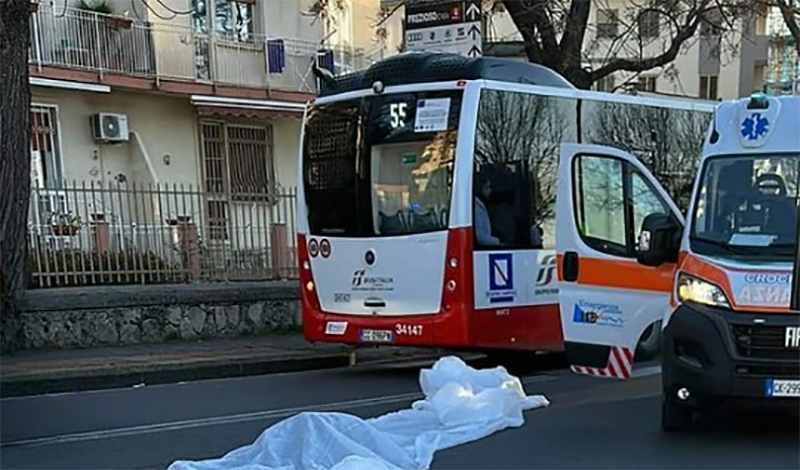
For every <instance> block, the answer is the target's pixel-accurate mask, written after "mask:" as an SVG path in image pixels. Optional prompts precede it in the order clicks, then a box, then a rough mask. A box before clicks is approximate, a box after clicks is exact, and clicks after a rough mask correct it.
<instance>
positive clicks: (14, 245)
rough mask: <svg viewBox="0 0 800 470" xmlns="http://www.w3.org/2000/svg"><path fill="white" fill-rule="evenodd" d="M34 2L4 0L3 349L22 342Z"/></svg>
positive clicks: (0, 34)
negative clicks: (18, 335)
mask: <svg viewBox="0 0 800 470" xmlns="http://www.w3.org/2000/svg"><path fill="white" fill-rule="evenodd" d="M30 8H31V6H30V3H29V2H28V1H25V0H0V96H2V99H0V196H2V197H0V322H2V323H1V324H0V331H2V344H1V345H0V346H1V347H2V349H3V350H8V349H13V348H14V347H15V346H16V344H15V343H16V340H15V339H16V332H17V324H18V323H17V318H18V315H19V305H20V300H21V298H22V294H23V292H24V289H25V251H26V242H27V239H28V238H27V236H26V235H27V234H26V229H27V222H28V202H29V199H30V186H31V171H30V167H31V161H30V159H31V154H30V141H31V138H30V133H31V129H30V114H29V110H30V106H31V92H30V86H29V84H28V47H29V45H30V25H29V17H30Z"/></svg>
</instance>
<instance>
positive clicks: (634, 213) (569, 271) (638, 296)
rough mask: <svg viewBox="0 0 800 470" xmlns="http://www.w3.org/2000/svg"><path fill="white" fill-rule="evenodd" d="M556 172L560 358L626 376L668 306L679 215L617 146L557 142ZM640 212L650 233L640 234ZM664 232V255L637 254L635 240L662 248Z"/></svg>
mask: <svg viewBox="0 0 800 470" xmlns="http://www.w3.org/2000/svg"><path fill="white" fill-rule="evenodd" d="M558 171H559V178H558V199H557V201H558V202H557V211H556V250H557V256H558V274H559V281H560V283H559V287H560V291H559V292H560V294H559V303H560V307H561V308H560V310H561V325H562V328H563V333H564V341H565V350H566V354H567V359H568V360H569V362H570V365H571V369H572V371H573V372H575V373H578V374H585V375H593V376H599V377H609V378H618V379H628V378H630V376H631V371H632V369H633V360H634V353H635V350H636V345H637V343H638V342H639V338H640V337H641V336H642V333H643V332H644V331H645V329H646V328H647V327H648V326H649V325H651V324H653V323H654V322H656V321H657V320H660V319H662V317H663V315H664V313H666V311H667V308H668V307H669V303H670V292H671V290H672V288H673V282H674V281H673V279H674V275H675V269H676V263H677V257H678V250H679V247H680V235H681V233H682V231H683V226H684V220H683V216H682V215H681V213H680V210H679V209H678V208H677V207H676V205H675V203H674V202H673V201H672V199H670V197H669V196H668V195H667V193H666V191H665V190H664V189H663V188H662V187H661V185H660V184H659V183H658V181H656V179H655V178H654V177H653V176H652V175H651V174H650V172H649V171H647V169H646V168H645V166H644V165H643V164H642V163H641V162H640V161H639V160H638V159H637V158H636V157H635V156H633V155H631V154H628V153H626V152H623V151H621V150H619V149H616V148H612V147H605V146H599V145H586V144H563V145H562V147H561V158H560V162H559V170H558ZM648 216H650V217H648ZM645 218H648V222H647V227H648V228H649V229H652V228H654V229H655V233H650V232H647V233H645V236H643V237H642V239H641V240H639V234H640V232H641V229H642V226H643V224H644V221H645ZM665 230H666V232H665ZM665 234H667V235H668V236H669V237H671V238H670V239H669V240H670V242H669V246H670V250H669V254H668V256H664V257H662V259H661V260H660V261H658V260H656V261H655V262H653V258H643V257H642V256H643V255H642V253H639V251H638V249H639V244H640V243H643V244H644V245H642V246H645V247H646V246H648V245H649V244H650V243H651V242H654V243H656V242H657V243H658V244H659V246H662V245H664V240H665V238H664V237H665ZM644 253H646V254H652V251H651V250H649V249H648V251H645V252H644Z"/></svg>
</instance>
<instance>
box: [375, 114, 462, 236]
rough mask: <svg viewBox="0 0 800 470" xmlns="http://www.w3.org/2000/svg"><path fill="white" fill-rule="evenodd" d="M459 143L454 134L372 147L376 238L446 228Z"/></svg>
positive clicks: (449, 133)
mask: <svg viewBox="0 0 800 470" xmlns="http://www.w3.org/2000/svg"><path fill="white" fill-rule="evenodd" d="M456 138H457V133H456V131H455V130H453V131H449V132H446V133H441V134H439V133H437V134H434V135H432V136H431V138H430V139H425V140H414V141H411V142H402V143H394V144H384V145H374V146H372V162H371V163H372V189H373V191H372V199H373V201H372V207H373V211H374V212H375V213H374V214H373V225H374V229H375V233H377V234H381V235H401V234H410V233H423V232H427V231H432V230H443V229H446V228H447V223H448V220H449V219H448V217H449V209H450V189H451V186H452V184H451V183H452V177H453V163H454V162H455V153H456Z"/></svg>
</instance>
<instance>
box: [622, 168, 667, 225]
mask: <svg viewBox="0 0 800 470" xmlns="http://www.w3.org/2000/svg"><path fill="white" fill-rule="evenodd" d="M631 196H632V199H633V229H634V235H635V236H636V237H638V236H639V233H640V232H641V231H642V224H643V223H644V219H645V218H646V217H647V216H648V215H650V214H667V215H668V214H670V210H669V207H667V205H666V204H664V201H663V200H662V199H661V198H660V197H659V196H658V193H657V192H656V191H655V189H653V187H652V185H651V184H650V182H649V181H647V180H646V179H645V177H644V175H642V174H641V173H639V172H638V171H636V170H634V171H633V173H632V178H631Z"/></svg>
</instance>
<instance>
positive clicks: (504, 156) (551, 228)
mask: <svg viewBox="0 0 800 470" xmlns="http://www.w3.org/2000/svg"><path fill="white" fill-rule="evenodd" d="M577 106H578V101H577V100H576V99H572V98H561V97H554V96H544V95H535V94H529V93H519V92H510V91H499V90H490V89H484V90H482V91H481V99H480V104H479V108H478V121H477V129H476V131H477V132H476V134H475V149H474V155H475V156H474V173H473V180H472V183H473V187H472V191H473V195H474V196H478V197H479V198H480V199H481V202H482V203H483V204H480V203H479V202H478V201H477V200H476V201H474V202H473V220H472V223H473V233H474V235H475V244H474V245H473V246H474V248H475V250H481V249H489V250H490V249H496V245H494V244H493V243H492V240H491V239H489V237H484V236H483V235H484V234H485V235H488V234H491V235H492V236H493V237H495V238H497V239H498V241H499V242H500V243H502V245H503V246H505V247H506V248H507V249H526V250H527V249H538V248H544V249H553V248H554V247H555V211H556V184H557V181H556V180H557V174H558V172H557V166H558V159H559V148H560V145H561V143H564V142H578V126H577V125H576V124H577V120H578V116H577ZM487 182H488V183H489V184H488V186H489V188H488V189H489V191H488V193H486V192H484V188H485V187H486V183H487ZM481 206H483V207H481ZM483 209H485V211H484V210H483ZM478 211H480V213H479V212H478ZM482 215H487V216H488V218H489V223H488V224H486V223H484V222H485V220H486V219H485V217H480V216H482ZM487 229H488V230H487Z"/></svg>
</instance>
